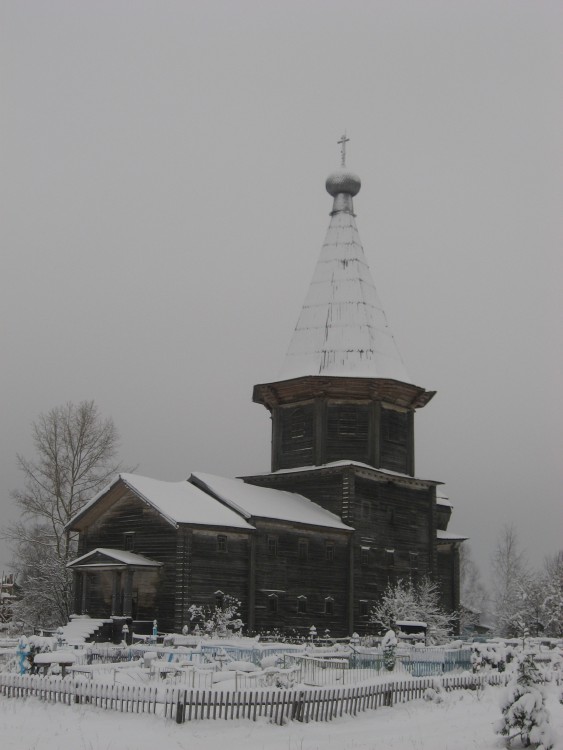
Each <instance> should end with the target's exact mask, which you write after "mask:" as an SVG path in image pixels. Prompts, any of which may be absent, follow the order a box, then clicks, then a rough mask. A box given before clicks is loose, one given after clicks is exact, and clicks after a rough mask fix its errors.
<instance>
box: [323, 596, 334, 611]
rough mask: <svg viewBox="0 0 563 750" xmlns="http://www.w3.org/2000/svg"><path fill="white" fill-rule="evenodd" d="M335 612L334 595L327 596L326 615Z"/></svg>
mask: <svg viewBox="0 0 563 750" xmlns="http://www.w3.org/2000/svg"><path fill="white" fill-rule="evenodd" d="M333 614H334V599H333V598H332V596H327V597H326V599H325V615H333Z"/></svg>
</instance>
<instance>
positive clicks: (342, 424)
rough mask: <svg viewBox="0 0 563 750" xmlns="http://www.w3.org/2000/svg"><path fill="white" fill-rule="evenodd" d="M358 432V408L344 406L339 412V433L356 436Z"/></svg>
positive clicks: (345, 435)
mask: <svg viewBox="0 0 563 750" xmlns="http://www.w3.org/2000/svg"><path fill="white" fill-rule="evenodd" d="M357 434H358V409H357V407H355V406H348V407H346V406H343V407H341V408H340V410H339V413H338V435H339V436H340V437H355V436H356V435H357Z"/></svg>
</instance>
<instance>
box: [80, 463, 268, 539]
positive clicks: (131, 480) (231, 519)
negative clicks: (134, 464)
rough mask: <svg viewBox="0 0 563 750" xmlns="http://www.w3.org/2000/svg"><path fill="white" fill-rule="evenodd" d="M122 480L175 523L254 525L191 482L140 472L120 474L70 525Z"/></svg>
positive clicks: (247, 526) (229, 525) (226, 525)
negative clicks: (143, 474)
mask: <svg viewBox="0 0 563 750" xmlns="http://www.w3.org/2000/svg"><path fill="white" fill-rule="evenodd" d="M120 481H121V482H123V483H124V484H125V486H126V487H128V488H129V489H130V490H131V491H132V492H133V493H134V494H135V495H137V497H139V498H140V499H141V500H143V501H145V502H146V503H147V504H148V505H150V506H152V507H153V508H154V509H155V510H156V511H157V512H158V513H160V515H161V516H163V517H164V518H165V519H166V520H167V521H169V523H171V524H172V525H174V526H175V525H177V524H179V523H192V524H197V525H201V526H222V527H235V528H241V529H247V530H250V529H252V528H253V527H252V526H251V525H250V524H249V523H247V522H246V520H245V519H244V518H243V517H242V516H241V515H240V514H239V513H236V512H235V511H234V510H231V508H229V507H227V506H225V505H224V504H222V503H219V502H217V500H216V499H215V498H213V497H211V496H210V495H209V494H207V493H206V492H203V491H202V490H201V489H199V488H198V487H196V486H195V485H194V484H192V483H191V482H188V481H187V480H183V481H181V482H165V481H162V480H160V479H152V478H151V477H143V476H141V475H139V474H119V476H117V477H116V478H115V479H114V481H113V482H112V483H111V484H110V485H108V486H107V487H105V488H104V489H103V490H102V491H101V492H99V493H98V494H97V495H96V496H95V497H94V498H93V499H92V500H91V501H90V502H89V503H88V504H87V505H86V506H85V507H84V508H83V509H82V510H81V511H79V513H77V514H76V515H75V516H74V517H73V518H72V519H71V521H70V522H69V523H68V524H67V528H73V527H74V525H75V524H76V522H77V521H78V520H79V519H80V518H82V517H83V516H84V515H85V514H87V513H88V512H89V511H90V509H91V508H93V506H94V505H97V504H98V502H100V501H101V500H102V499H103V498H104V497H105V496H106V495H107V494H108V492H109V491H110V490H111V489H113V487H115V486H116V485H117V484H118V483H119V482H120Z"/></svg>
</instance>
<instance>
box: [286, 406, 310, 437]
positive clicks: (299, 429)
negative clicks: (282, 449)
mask: <svg viewBox="0 0 563 750" xmlns="http://www.w3.org/2000/svg"><path fill="white" fill-rule="evenodd" d="M289 420H290V421H289V434H290V437H291V440H301V439H302V438H304V437H305V429H306V417H305V412H304V411H303V409H294V410H293V411H292V412H291V414H290V417H289Z"/></svg>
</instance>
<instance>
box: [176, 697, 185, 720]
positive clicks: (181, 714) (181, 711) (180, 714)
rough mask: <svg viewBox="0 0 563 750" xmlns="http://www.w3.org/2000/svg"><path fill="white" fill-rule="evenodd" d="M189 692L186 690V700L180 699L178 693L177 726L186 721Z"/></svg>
mask: <svg viewBox="0 0 563 750" xmlns="http://www.w3.org/2000/svg"><path fill="white" fill-rule="evenodd" d="M187 693H188V691H187V690H184V700H183V701H182V700H181V699H180V693H178V703H177V704H176V724H183V723H184V722H185V721H186V702H187Z"/></svg>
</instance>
